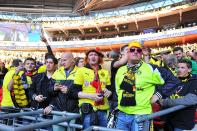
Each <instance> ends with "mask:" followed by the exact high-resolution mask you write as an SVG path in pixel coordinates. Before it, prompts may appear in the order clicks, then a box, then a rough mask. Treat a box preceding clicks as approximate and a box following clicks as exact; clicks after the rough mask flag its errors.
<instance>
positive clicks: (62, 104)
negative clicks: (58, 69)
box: [49, 80, 79, 113]
mask: <svg viewBox="0 0 197 131" xmlns="http://www.w3.org/2000/svg"><path fill="white" fill-rule="evenodd" d="M61 82H62V84H63V85H66V86H68V85H69V87H68V88H71V85H72V83H73V80H63V81H61ZM54 84H55V80H52V81H51V83H50V87H49V92H50V94H51V95H52V96H53V100H52V101H51V103H50V104H51V105H52V106H53V108H54V110H57V111H67V112H72V113H78V112H79V107H78V99H77V98H75V97H74V96H73V94H72V93H71V92H70V89H69V91H68V93H67V94H64V93H62V92H61V91H54Z"/></svg>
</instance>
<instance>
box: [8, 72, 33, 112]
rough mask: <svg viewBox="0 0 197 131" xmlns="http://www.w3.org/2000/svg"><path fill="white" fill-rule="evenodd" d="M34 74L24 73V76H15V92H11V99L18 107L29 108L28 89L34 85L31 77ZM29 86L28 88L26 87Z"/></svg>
mask: <svg viewBox="0 0 197 131" xmlns="http://www.w3.org/2000/svg"><path fill="white" fill-rule="evenodd" d="M33 75H34V73H23V74H22V75H19V74H14V76H13V80H14V84H13V90H12V91H11V97H12V101H13V103H14V105H15V106H16V107H21V108H22V107H27V106H28V105H29V99H28V96H27V93H26V92H27V91H26V89H27V88H29V86H30V84H31V83H32V81H31V77H32V76H33ZM24 85H27V86H28V87H26V88H25V87H24Z"/></svg>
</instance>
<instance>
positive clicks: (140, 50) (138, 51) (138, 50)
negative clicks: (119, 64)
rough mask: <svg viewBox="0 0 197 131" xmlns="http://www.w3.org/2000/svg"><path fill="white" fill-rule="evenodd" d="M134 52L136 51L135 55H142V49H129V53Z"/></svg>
mask: <svg viewBox="0 0 197 131" xmlns="http://www.w3.org/2000/svg"><path fill="white" fill-rule="evenodd" d="M135 51H137V53H142V49H140V48H137V49H135V48H130V52H131V53H133V52H135Z"/></svg>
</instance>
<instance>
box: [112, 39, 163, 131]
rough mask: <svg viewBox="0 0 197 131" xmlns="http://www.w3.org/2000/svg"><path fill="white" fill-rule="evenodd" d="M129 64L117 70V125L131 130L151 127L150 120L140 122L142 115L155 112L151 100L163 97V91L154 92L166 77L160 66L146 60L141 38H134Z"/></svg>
mask: <svg viewBox="0 0 197 131" xmlns="http://www.w3.org/2000/svg"><path fill="white" fill-rule="evenodd" d="M128 47H129V51H128V53H127V55H128V62H127V65H125V66H122V67H121V68H119V70H118V72H117V74H116V81H115V82H116V92H117V95H118V109H119V110H120V113H119V114H118V121H117V126H116V127H117V128H118V129H121V130H127V131H131V130H132V131H141V130H147V131H148V130H149V129H143V127H144V126H146V127H149V125H150V123H149V122H145V123H138V124H137V123H136V122H135V118H136V116H138V115H147V114H151V113H152V107H151V103H155V102H156V101H157V100H159V97H160V94H159V93H158V94H157V93H156V94H155V93H154V92H155V86H156V85H163V84H164V80H163V78H162V77H161V75H160V72H159V71H158V69H157V68H155V67H153V66H151V65H150V64H147V63H145V62H143V61H142V46H141V43H140V42H131V43H129V45H128Z"/></svg>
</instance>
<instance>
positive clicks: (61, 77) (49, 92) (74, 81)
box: [0, 39, 197, 131]
mask: <svg viewBox="0 0 197 131" xmlns="http://www.w3.org/2000/svg"><path fill="white" fill-rule="evenodd" d="M42 40H43V41H44V42H45V43H46V46H47V50H48V52H47V53H46V54H43V53H24V52H14V53H13V52H12V53H11V52H6V51H5V52H1V58H5V59H4V61H1V62H0V86H1V87H2V88H1V90H2V94H1V95H2V96H1V99H2V100H1V106H2V107H3V106H5V107H8V106H10V107H13V106H14V107H18V108H25V107H28V108H29V107H31V108H34V109H40V108H43V109H44V114H46V115H47V114H50V112H51V111H52V110H56V111H68V112H72V113H80V114H81V115H82V117H81V119H79V120H76V121H73V122H76V123H79V124H82V125H83V128H84V129H85V128H87V127H90V126H91V125H98V126H103V127H114V128H117V129H122V130H127V131H129V130H132V131H141V130H143V128H145V127H146V128H147V127H152V126H151V125H152V123H151V122H149V121H146V122H145V123H138V124H137V123H136V121H135V118H136V116H139V115H142V116H145V115H148V114H151V113H152V105H153V104H158V105H159V106H161V107H162V108H163V109H165V108H169V107H173V106H177V105H186V106H188V107H187V108H185V109H182V110H180V111H176V112H175V113H171V114H169V115H168V116H165V124H164V126H163V128H164V129H165V130H166V131H182V130H191V129H192V128H193V127H194V125H195V112H196V104H197V51H196V44H193V45H192V44H190V45H183V46H181V47H180V46H179V47H174V48H165V49H159V50H158V49H157V52H156V49H150V48H148V47H144V46H143V44H142V43H140V42H136V41H132V42H130V43H128V45H124V46H122V47H121V48H120V51H119V52H118V51H115V50H113V51H110V52H109V53H108V55H107V58H105V56H104V54H103V53H102V52H101V51H100V50H99V49H98V48H95V49H89V50H88V51H87V52H86V53H85V57H74V55H73V53H71V52H64V53H61V54H58V56H60V58H59V57H58V56H57V57H58V58H59V59H57V57H56V56H55V55H54V53H53V52H52V50H51V48H50V46H49V44H47V41H46V40H44V39H42ZM155 52H156V53H155ZM158 52H159V53H158ZM24 54H26V55H24ZM4 56H8V57H4ZM42 59H44V63H43V64H42V63H41V62H38V61H37V60H42ZM5 60H6V62H7V61H9V62H7V63H9V64H10V63H11V65H10V67H9V68H8V67H7V68H6V66H5V63H4V62H5ZM116 109H118V113H117V114H116V119H114V121H116V122H115V123H116V124H111V123H109V121H108V119H107V118H108V114H109V111H110V112H113V111H114V110H116ZM58 117H59V116H55V115H54V116H53V118H51V119H57V118H58ZM154 128H155V130H156V129H157V125H155V126H154ZM51 129H53V130H54V131H61V130H65V128H64V127H62V126H59V125H53V127H52V128H51ZM145 130H149V129H145ZM150 130H151V129H150Z"/></svg>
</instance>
